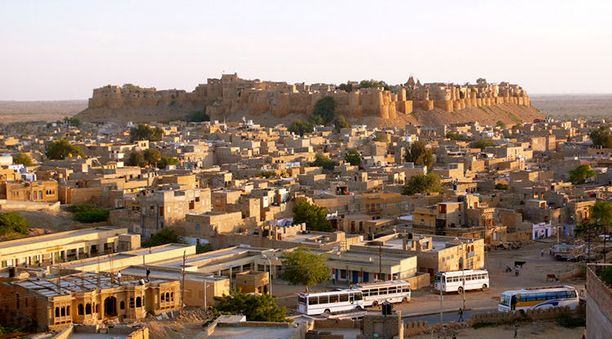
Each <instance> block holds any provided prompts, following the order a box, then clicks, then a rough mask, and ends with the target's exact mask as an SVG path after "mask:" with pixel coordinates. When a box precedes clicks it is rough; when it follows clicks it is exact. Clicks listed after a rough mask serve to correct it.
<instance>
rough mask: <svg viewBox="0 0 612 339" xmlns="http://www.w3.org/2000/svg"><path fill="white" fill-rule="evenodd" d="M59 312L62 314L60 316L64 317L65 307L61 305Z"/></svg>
mask: <svg viewBox="0 0 612 339" xmlns="http://www.w3.org/2000/svg"><path fill="white" fill-rule="evenodd" d="M60 314H61V315H62V317H65V316H66V308H64V307H62V308H61V309H60Z"/></svg>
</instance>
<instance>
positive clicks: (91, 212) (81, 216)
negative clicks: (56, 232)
mask: <svg viewBox="0 0 612 339" xmlns="http://www.w3.org/2000/svg"><path fill="white" fill-rule="evenodd" d="M68 211H70V212H72V213H73V216H72V218H73V219H74V220H76V221H78V222H82V223H85V224H89V223H94V222H103V221H108V217H109V215H110V211H109V210H108V209H106V208H100V207H96V206H93V205H90V204H78V205H72V206H70V207H68Z"/></svg>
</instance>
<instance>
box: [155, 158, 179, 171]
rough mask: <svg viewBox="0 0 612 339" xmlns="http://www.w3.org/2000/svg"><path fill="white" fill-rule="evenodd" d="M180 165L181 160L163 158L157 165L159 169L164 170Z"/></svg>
mask: <svg viewBox="0 0 612 339" xmlns="http://www.w3.org/2000/svg"><path fill="white" fill-rule="evenodd" d="M178 164H179V160H178V159H177V158H168V157H161V159H160V160H159V162H158V163H157V168H159V169H164V168H166V167H168V166H176V165H178Z"/></svg>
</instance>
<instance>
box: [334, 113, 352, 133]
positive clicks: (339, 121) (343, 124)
mask: <svg viewBox="0 0 612 339" xmlns="http://www.w3.org/2000/svg"><path fill="white" fill-rule="evenodd" d="M343 128H351V124H350V123H349V122H348V120H346V118H345V117H344V115H341V116H339V117H337V118H336V120H334V130H335V131H336V132H340V130H341V129H343Z"/></svg>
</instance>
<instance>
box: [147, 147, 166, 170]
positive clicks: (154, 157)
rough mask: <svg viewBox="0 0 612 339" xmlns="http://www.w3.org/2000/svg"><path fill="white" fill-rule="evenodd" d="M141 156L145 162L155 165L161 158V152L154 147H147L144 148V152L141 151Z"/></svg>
mask: <svg viewBox="0 0 612 339" xmlns="http://www.w3.org/2000/svg"><path fill="white" fill-rule="evenodd" d="M142 156H143V157H144V159H145V162H146V163H147V165H149V166H157V163H158V162H159V161H160V160H161V158H162V155H161V152H160V151H158V150H156V149H154V148H148V149H146V150H144V152H142Z"/></svg>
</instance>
